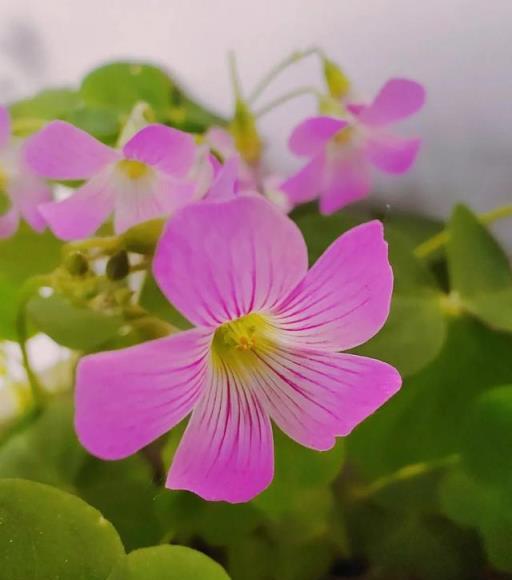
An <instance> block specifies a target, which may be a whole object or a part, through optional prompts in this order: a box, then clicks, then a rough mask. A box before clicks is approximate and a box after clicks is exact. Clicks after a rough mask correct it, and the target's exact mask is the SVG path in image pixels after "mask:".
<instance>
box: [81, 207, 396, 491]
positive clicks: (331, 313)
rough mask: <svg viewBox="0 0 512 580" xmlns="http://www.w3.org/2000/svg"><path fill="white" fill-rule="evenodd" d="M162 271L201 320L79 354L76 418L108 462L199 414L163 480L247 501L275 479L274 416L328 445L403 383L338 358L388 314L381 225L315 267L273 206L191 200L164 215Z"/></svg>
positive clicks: (172, 297)
mask: <svg viewBox="0 0 512 580" xmlns="http://www.w3.org/2000/svg"><path fill="white" fill-rule="evenodd" d="M154 274H155V277H156V279H157V281H158V284H159V285H160V288H161V289H162V291H163V292H164V294H165V295H166V297H167V298H168V299H169V301H170V302H172V304H173V305H175V307H176V308H178V310H179V311H180V312H181V313H182V314H183V315H185V316H186V317H187V318H188V319H189V320H190V321H191V322H192V323H193V324H194V325H195V326H196V328H194V329H192V330H187V331H184V332H180V333H178V334H175V335H172V336H169V337H166V338H162V339H158V340H155V341H151V342H146V343H144V344H141V345H137V346H134V347H131V348H128V349H125V350H118V351H113V352H104V353H100V354H94V355H90V356H87V357H85V358H83V359H82V361H81V362H80V364H79V367H78V370H77V384H76V419H75V424H76V429H77V432H78V436H79V438H80V440H81V442H82V444H83V445H84V446H85V447H86V448H87V449H89V451H91V452H92V453H94V454H95V455H97V456H99V457H102V458H104V459H119V458H122V457H126V456H128V455H130V454H132V453H135V452H136V451H138V450H139V449H141V448H143V447H144V446H145V445H147V444H148V443H150V442H151V441H153V440H154V439H156V438H157V437H160V436H161V435H163V434H164V433H166V432H167V431H169V429H172V427H174V426H175V425H177V424H178V423H179V422H180V421H182V420H183V419H184V418H185V417H186V416H187V415H188V414H189V413H192V416H191V418H190V421H189V423H188V426H187V428H186V431H185V434H184V436H183V439H182V441H181V443H180V445H179V448H178V450H177V452H176V455H175V457H174V461H173V463H172V467H171V469H170V472H169V475H168V479H167V487H169V488H171V489H186V490H190V491H193V492H195V493H197V494H199V495H200V496H202V497H203V498H205V499H208V500H225V501H228V502H243V501H247V500H250V499H251V498H253V497H254V496H255V495H256V494H258V493H260V492H261V491H262V490H263V489H265V487H267V486H268V485H269V483H270V482H271V480H272V477H273V443H272V429H271V422H270V421H271V419H272V420H273V421H274V422H275V424H276V425H277V426H278V427H279V428H280V429H282V430H283V431H284V432H285V433H287V434H288V435H289V436H290V437H292V438H293V439H294V440H296V441H298V442H299V443H300V444H302V445H304V446H306V447H310V448H312V449H318V450H326V449H329V448H331V447H332V446H333V445H334V443H335V438H336V437H337V436H342V435H347V434H348V433H350V431H351V430H352V429H353V428H354V427H355V426H356V425H357V424H358V423H359V422H361V421H362V420H363V419H365V418H366V417H367V416H368V415H370V414H371V413H373V412H374V411H375V410H376V409H377V408H378V407H380V406H381V405H382V404H383V403H384V402H385V401H386V400H387V399H388V398H389V397H391V396H392V395H393V394H394V393H395V392H396V391H397V390H398V389H399V387H400V382H401V381H400V376H399V375H398V373H397V371H396V370H395V369H394V368H392V367H391V366H389V365H387V364H385V363H383V362H380V361H377V360H373V359H369V358H365V357H360V356H355V355H352V354H343V353H339V352H338V351H340V350H345V349H350V348H353V347H355V346H357V345H358V344H361V343H363V342H365V341H366V340H368V339H369V338H370V337H371V336H373V335H374V334H375V333H376V332H377V331H378V330H379V329H380V328H381V326H382V325H383V323H384V321H385V320H386V317H387V315H388V312H389V304H390V298H391V292H392V285H393V275H392V271H391V268H390V266H389V263H388V259H387V244H386V243H385V241H384V239H383V230H382V225H381V224H380V223H379V222H377V221H372V222H369V223H367V224H364V225H361V226H359V227H357V228H354V229H353V230H351V231H349V232H348V233H346V234H344V235H343V236H341V237H340V238H339V239H338V240H336V241H335V242H334V243H333V244H332V245H331V246H330V247H329V248H328V250H327V251H326V252H325V254H324V255H323V256H322V257H321V258H320V259H319V260H318V261H317V263H316V264H315V265H314V266H313V267H312V268H311V270H309V272H308V266H307V251H306V245H305V243H304V239H303V237H302V234H301V233H300V231H299V229H298V228H297V226H296V225H295V224H294V223H293V222H292V221H291V220H290V219H289V218H288V217H286V216H285V215H284V214H283V213H282V212H280V211H279V210H278V209H277V208H275V207H274V206H272V204H270V203H269V202H267V201H266V200H264V199H262V198H259V197H257V196H240V197H238V198H236V199H232V200H230V201H226V202H211V203H208V202H203V203H200V204H195V205H190V206H188V207H186V208H183V209H182V210H180V211H179V212H178V213H177V214H176V215H175V217H174V218H172V219H171V220H170V221H169V223H168V225H167V229H166V231H165V232H164V234H163V236H162V238H161V239H160V243H159V246H158V248H157V253H156V257H155V262H154Z"/></svg>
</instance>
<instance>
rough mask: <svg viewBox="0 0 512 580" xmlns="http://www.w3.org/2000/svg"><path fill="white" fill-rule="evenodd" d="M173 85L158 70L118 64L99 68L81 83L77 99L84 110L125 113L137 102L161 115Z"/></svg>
mask: <svg viewBox="0 0 512 580" xmlns="http://www.w3.org/2000/svg"><path fill="white" fill-rule="evenodd" d="M173 90H174V85H173V83H172V81H171V79H170V78H169V77H168V76H167V75H166V74H165V73H164V72H163V71H161V70H160V69H159V68H157V67H155V66H152V65H149V64H142V63H140V64H139V63H129V62H119V63H111V64H106V65H104V66H101V67H100V68H97V69H95V70H93V71H92V72H90V73H89V74H88V75H87V76H86V77H85V78H84V80H83V81H82V85H81V87H80V95H81V97H82V98H83V100H84V101H85V103H86V104H87V105H88V106H94V107H107V108H113V109H115V110H118V111H119V112H121V113H126V114H127V113H129V112H130V111H131V110H132V108H133V107H134V105H135V104H136V103H138V102H139V101H144V102H146V103H148V104H149V105H150V106H151V107H152V108H153V109H154V111H155V112H156V113H158V114H159V115H163V114H164V113H165V111H166V109H167V108H168V106H169V99H170V96H171V93H172V91H173Z"/></svg>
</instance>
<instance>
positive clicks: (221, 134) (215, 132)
mask: <svg viewBox="0 0 512 580" xmlns="http://www.w3.org/2000/svg"><path fill="white" fill-rule="evenodd" d="M204 139H205V141H206V142H207V143H208V144H209V145H210V147H211V148H212V149H214V150H215V151H216V152H217V153H220V155H222V157H224V159H227V158H228V157H232V156H233V155H236V154H237V150H236V147H235V141H234V139H233V136H232V135H231V133H230V132H229V131H226V129H222V128H221V127H211V128H210V129H208V131H207V132H206V133H205V135H204Z"/></svg>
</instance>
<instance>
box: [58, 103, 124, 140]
mask: <svg viewBox="0 0 512 580" xmlns="http://www.w3.org/2000/svg"><path fill="white" fill-rule="evenodd" d="M65 119H66V121H68V122H69V123H72V124H73V125H75V126H76V127H79V128H80V129H83V130H84V131H87V133H90V134H91V135H93V136H94V137H96V139H99V140H100V141H103V142H104V143H107V144H109V145H115V143H116V140H117V135H118V134H119V130H120V126H121V124H120V120H119V115H118V114H117V113H116V112H115V111H112V110H111V109H107V108H101V107H83V106H82V107H79V108H77V109H75V110H73V111H70V112H69V113H68V114H67V115H66V116H65Z"/></svg>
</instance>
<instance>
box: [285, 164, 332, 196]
mask: <svg viewBox="0 0 512 580" xmlns="http://www.w3.org/2000/svg"><path fill="white" fill-rule="evenodd" d="M324 170H325V155H324V154H323V153H321V154H319V155H317V156H316V157H313V159H312V160H311V161H310V162H309V163H308V164H307V165H305V167H303V168H302V169H301V170H300V171H299V172H298V173H296V174H295V175H292V176H291V177H289V178H288V179H287V180H286V181H284V183H283V184H282V185H281V191H283V192H284V193H285V194H286V195H287V197H288V198H289V200H290V202H291V203H292V204H298V203H306V202H308V201H311V200H313V199H315V198H317V197H318V196H319V194H320V192H321V191H322V184H323V178H324Z"/></svg>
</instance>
